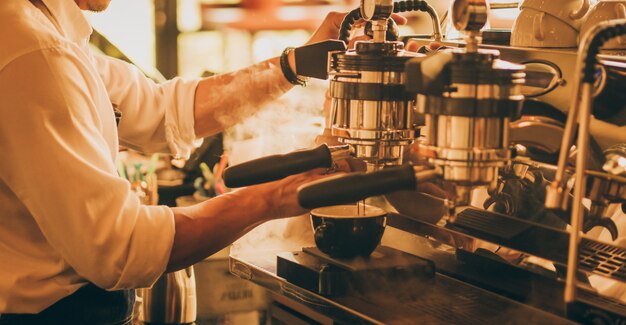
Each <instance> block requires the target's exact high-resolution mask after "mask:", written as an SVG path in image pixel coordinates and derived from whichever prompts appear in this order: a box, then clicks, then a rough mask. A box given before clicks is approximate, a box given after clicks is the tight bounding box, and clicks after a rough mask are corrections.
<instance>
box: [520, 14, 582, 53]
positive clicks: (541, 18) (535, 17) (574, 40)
mask: <svg viewBox="0 0 626 325" xmlns="http://www.w3.org/2000/svg"><path fill="white" fill-rule="evenodd" d="M511 46H522V47H541V48H546V47H548V48H575V47H577V46H578V31H577V30H576V29H575V28H574V27H572V25H570V24H568V23H566V22H564V21H563V20H561V19H559V18H557V17H555V16H553V15H551V14H548V13H546V12H544V11H539V10H536V9H533V8H523V9H522V10H521V11H520V13H519V15H518V16H517V18H516V19H515V22H514V23H513V28H512V30H511Z"/></svg>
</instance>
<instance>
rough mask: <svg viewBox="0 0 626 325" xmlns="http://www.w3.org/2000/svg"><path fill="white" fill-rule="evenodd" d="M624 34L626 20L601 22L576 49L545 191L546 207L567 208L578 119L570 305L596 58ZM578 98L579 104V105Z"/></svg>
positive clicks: (569, 265) (567, 282)
mask: <svg viewBox="0 0 626 325" xmlns="http://www.w3.org/2000/svg"><path fill="white" fill-rule="evenodd" d="M623 34H626V20H624V19H621V20H613V21H608V22H603V23H600V24H598V25H597V26H595V27H594V28H593V29H592V30H591V31H590V32H588V33H587V34H586V35H585V36H584V37H583V39H582V42H581V45H580V47H579V48H578V61H577V68H578V73H579V74H581V77H579V78H578V79H577V80H576V85H575V88H574V89H575V94H574V95H575V96H574V97H573V98H574V100H573V101H572V105H571V108H570V111H569V114H568V117H567V122H566V123H567V124H566V126H565V133H564V135H563V141H562V144H561V151H560V154H559V163H558V167H557V172H556V179H555V182H553V183H552V185H551V186H549V187H548V189H547V193H546V207H548V208H561V209H563V207H567V202H566V198H567V191H566V190H565V189H566V188H565V180H564V179H565V177H564V175H565V168H566V164H567V153H568V150H569V148H570V145H571V143H572V139H573V137H574V127H575V126H574V123H575V119H576V118H578V123H579V132H578V140H577V147H578V152H577V153H576V173H575V184H576V186H575V188H574V202H573V208H572V220H571V225H572V229H571V232H570V242H569V251H568V259H567V276H566V279H565V303H566V304H570V303H573V302H574V301H575V300H576V288H577V287H576V283H577V280H576V273H577V269H578V244H579V243H580V239H581V229H582V221H583V214H584V206H583V204H582V199H583V198H584V197H585V191H586V188H587V187H586V165H587V154H588V151H589V123H590V120H591V105H592V103H591V100H592V95H593V90H594V87H593V83H594V72H595V64H596V63H597V58H596V56H597V54H598V52H599V50H600V47H602V45H603V44H604V43H605V42H606V41H608V40H610V39H612V38H614V37H617V36H620V35H623ZM578 98H580V101H578Z"/></svg>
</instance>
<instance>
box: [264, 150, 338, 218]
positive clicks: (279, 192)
mask: <svg viewBox="0 0 626 325" xmlns="http://www.w3.org/2000/svg"><path fill="white" fill-rule="evenodd" d="M349 171H350V167H349V165H348V163H347V162H346V161H345V160H341V161H338V162H337V165H336V166H335V168H332V170H328V169H325V168H317V169H314V170H311V171H308V172H304V173H301V174H297V175H292V176H289V177H286V178H284V179H282V180H279V181H275V182H270V183H265V184H260V185H256V187H257V188H258V189H259V190H260V191H261V192H262V193H268V194H269V195H268V197H267V198H268V202H270V205H271V210H272V211H274V213H273V215H272V216H271V218H273V219H279V218H287V217H293V216H298V215H301V214H304V213H306V212H308V210H306V209H304V208H302V207H301V206H300V204H298V196H297V194H298V188H299V187H300V186H302V185H304V184H308V183H311V182H313V181H316V180H319V179H322V178H326V177H329V176H338V175H341V174H343V173H346V172H349Z"/></svg>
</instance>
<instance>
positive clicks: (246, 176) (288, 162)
mask: <svg viewBox="0 0 626 325" xmlns="http://www.w3.org/2000/svg"><path fill="white" fill-rule="evenodd" d="M349 155H350V153H349V147H348V146H347V145H342V146H333V147H329V146H327V145H325V144H322V145H320V146H318V147H316V148H314V149H308V150H299V151H294V152H291V153H287V154H282V155H272V156H267V157H262V158H258V159H254V160H250V161H248V162H245V163H242V164H238V165H235V166H231V167H228V168H226V170H224V175H223V179H224V185H226V186H227V187H230V188H237V187H244V186H250V185H255V184H262V183H267V182H272V181H277V180H279V179H283V178H285V177H287V176H290V175H295V174H299V173H302V172H305V171H309V170H311V169H315V168H331V167H332V166H333V163H334V161H335V160H336V159H345V158H348V157H349Z"/></svg>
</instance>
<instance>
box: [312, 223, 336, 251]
mask: <svg viewBox="0 0 626 325" xmlns="http://www.w3.org/2000/svg"><path fill="white" fill-rule="evenodd" d="M334 231H335V228H334V227H333V225H331V224H328V223H323V224H321V225H319V226H317V227H316V228H315V243H316V244H317V246H318V247H319V249H320V250H321V251H329V250H330V249H331V247H330V245H328V244H327V243H328V239H327V240H326V241H324V240H323V239H324V237H328V236H331V237H332V233H333V232H334Z"/></svg>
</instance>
